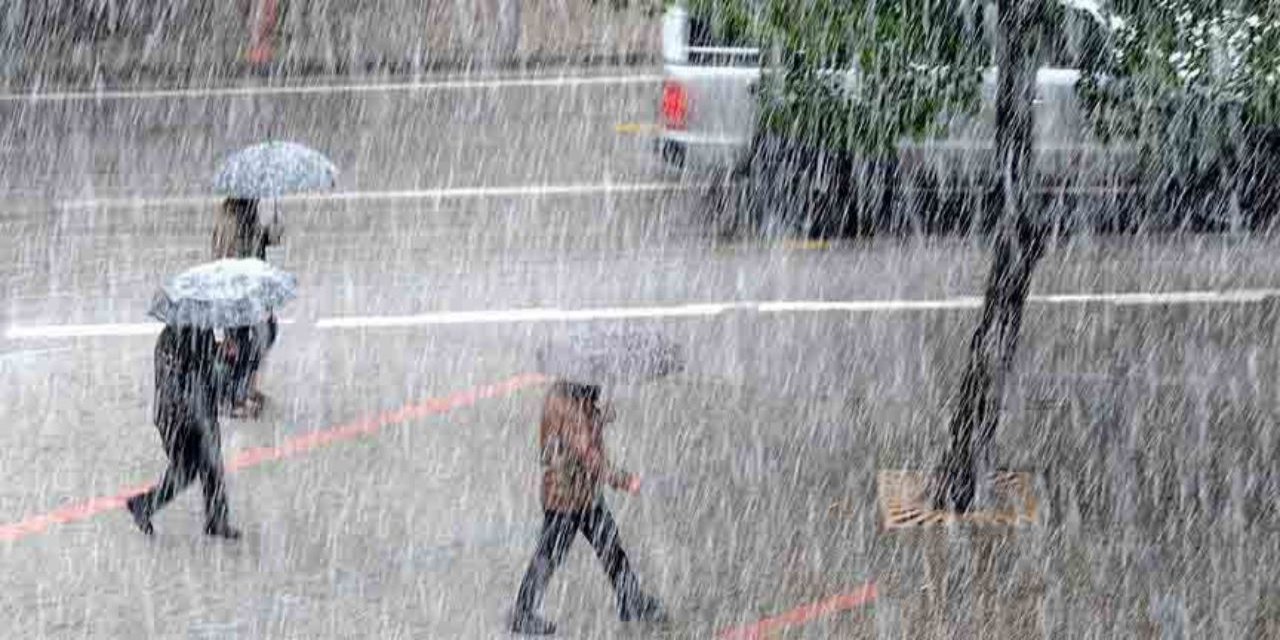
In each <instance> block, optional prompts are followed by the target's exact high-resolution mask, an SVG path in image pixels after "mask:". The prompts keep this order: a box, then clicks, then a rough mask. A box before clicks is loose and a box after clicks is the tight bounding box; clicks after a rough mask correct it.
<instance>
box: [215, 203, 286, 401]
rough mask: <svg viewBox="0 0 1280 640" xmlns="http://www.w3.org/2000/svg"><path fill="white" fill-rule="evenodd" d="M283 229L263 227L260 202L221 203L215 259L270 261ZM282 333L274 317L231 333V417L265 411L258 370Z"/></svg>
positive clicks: (216, 230)
mask: <svg viewBox="0 0 1280 640" xmlns="http://www.w3.org/2000/svg"><path fill="white" fill-rule="evenodd" d="M283 235H284V228H283V226H282V225H281V224H280V223H279V222H278V221H276V222H272V223H271V224H268V225H264V224H262V223H261V221H260V220H259V218H258V201H257V200H249V199H240V198H228V199H227V200H225V201H224V202H223V203H222V207H221V208H220V209H219V211H218V214H217V219H216V220H215V221H214V225H213V259H214V260H220V259H223V258H257V259H259V260H266V259H267V247H268V246H274V245H278V244H280V240H281V236H283ZM278 331H279V329H278V326H277V324H276V318H275V316H269V317H268V318H267V319H266V321H265V322H263V323H262V324H259V325H256V326H252V327H238V328H236V329H233V330H232V331H231V332H230V339H231V348H230V349H228V353H230V354H233V358H234V359H233V360H232V362H231V375H230V379H229V380H228V381H227V383H228V386H229V388H228V389H226V393H224V395H225V396H228V397H229V399H230V401H231V404H232V409H231V415H232V416H234V417H251V416H255V415H257V414H258V412H259V411H261V409H262V404H263V402H264V400H265V397H264V396H263V395H262V392H261V391H260V390H259V388H258V369H259V368H261V366H262V360H263V358H265V357H266V354H267V351H268V350H269V349H270V348H271V346H272V345H274V344H275V341H276V335H277V333H278Z"/></svg>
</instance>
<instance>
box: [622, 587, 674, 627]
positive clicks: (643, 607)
mask: <svg viewBox="0 0 1280 640" xmlns="http://www.w3.org/2000/svg"><path fill="white" fill-rule="evenodd" d="M618 618H619V619H621V620H622V621H623V622H657V623H666V622H668V621H670V620H671V617H670V616H668V615H667V610H666V609H665V608H663V606H662V603H661V602H659V601H658V599H657V598H655V597H653V596H650V595H645V594H641V595H639V596H636V597H635V598H634V599H632V600H631V601H630V602H628V603H626V604H624V605H623V606H622V607H621V608H620V610H619V612H618Z"/></svg>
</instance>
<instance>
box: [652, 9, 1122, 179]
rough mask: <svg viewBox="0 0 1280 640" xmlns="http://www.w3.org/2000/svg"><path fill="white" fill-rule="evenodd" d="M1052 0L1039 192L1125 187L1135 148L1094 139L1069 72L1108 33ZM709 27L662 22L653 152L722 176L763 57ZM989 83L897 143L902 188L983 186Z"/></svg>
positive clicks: (1083, 12) (743, 131)
mask: <svg viewBox="0 0 1280 640" xmlns="http://www.w3.org/2000/svg"><path fill="white" fill-rule="evenodd" d="M1059 1H1060V2H1061V3H1062V4H1063V5H1064V9H1065V12H1064V13H1065V15H1066V24H1064V25H1061V28H1060V29H1055V30H1054V32H1053V33H1052V34H1051V37H1050V41H1049V42H1048V43H1047V46H1046V47H1045V49H1046V53H1047V56H1046V66H1045V67H1044V68H1042V69H1041V70H1040V71H1039V74H1038V77H1037V96H1036V106H1035V109H1036V111H1035V135H1036V140H1035V149H1036V154H1037V168H1038V170H1039V173H1040V176H1041V178H1042V181H1043V182H1042V184H1043V188H1045V189H1052V190H1062V189H1070V190H1079V189H1084V190H1091V191H1093V190H1111V189H1114V188H1115V185H1118V184H1129V181H1128V178H1130V177H1132V176H1133V175H1135V174H1134V172H1135V171H1136V168H1137V164H1136V159H1137V158H1136V153H1135V150H1134V148H1133V147H1132V145H1127V144H1116V143H1111V144H1108V145H1102V144H1100V143H1098V142H1097V141H1096V140H1095V138H1094V136H1093V135H1092V133H1091V130H1090V126H1089V123H1088V122H1087V121H1086V120H1085V117H1084V114H1083V113H1082V111H1081V109H1080V103H1079V99H1078V97H1077V95H1076V88H1075V85H1076V82H1077V80H1078V79H1079V78H1080V73H1079V71H1078V70H1076V68H1074V66H1075V64H1076V61H1077V60H1079V58H1080V56H1081V55H1082V54H1083V43H1084V42H1085V41H1086V40H1085V38H1086V36H1087V35H1088V32H1089V30H1098V29H1106V28H1107V26H1106V21H1105V18H1104V16H1103V15H1102V14H1101V13H1100V12H1099V11H1098V10H1097V9H1096V8H1094V7H1092V6H1091V5H1090V4H1089V2H1088V0H1059ZM984 22H986V25H985V30H986V33H987V34H988V37H993V36H994V27H995V8H994V4H988V7H987V12H986V19H985V20H984ZM706 25H707V21H706V20H704V19H701V18H700V17H699V16H696V15H690V14H689V11H688V9H687V5H686V4H685V3H683V2H677V3H674V4H673V5H672V6H670V7H669V8H668V9H667V10H666V12H665V14H664V16H663V29H662V43H663V50H662V53H663V59H664V65H663V76H664V77H663V83H662V95H661V99H660V107H659V113H660V116H659V118H660V134H659V142H658V149H659V151H660V153H661V155H662V157H663V158H664V159H666V160H667V161H668V162H670V163H673V164H677V165H680V166H682V167H684V168H686V169H688V170H694V171H701V170H711V171H724V170H728V169H731V168H732V167H734V166H735V164H736V163H737V162H738V161H739V160H741V159H742V158H743V157H744V155H745V154H746V153H747V151H748V148H749V146H750V143H751V139H752V134H753V130H754V127H755V124H756V109H757V108H756V104H757V103H756V99H755V97H754V96H753V91H754V87H755V86H756V83H757V82H758V81H759V79H760V67H761V52H760V50H759V49H758V48H756V47H754V46H752V43H741V42H718V41H716V39H715V35H714V34H713V33H710V30H709V29H708V28H707V27H706ZM1094 35H1097V34H1096V33H1095V34H1094ZM992 48H993V49H994V47H992ZM995 79H996V75H995V69H994V68H991V69H988V70H987V72H986V74H985V75H984V82H983V87H982V102H981V106H980V108H979V109H978V111H977V113H976V114H974V115H972V116H964V117H955V118H951V119H950V123H949V126H948V129H947V132H946V134H945V135H943V136H940V137H937V138H933V139H924V140H919V141H917V140H903V141H902V142H901V143H899V145H898V158H897V163H898V170H899V175H900V176H903V177H904V178H905V177H909V176H914V177H915V179H916V180H917V181H927V182H928V184H927V185H923V184H915V185H911V184H903V185H901V186H902V187H904V188H911V187H912V186H914V187H917V188H929V189H944V190H949V191H966V190H974V189H986V188H989V185H990V184H991V180H992V178H993V176H992V175H991V173H992V166H993V165H992V159H993V157H994V147H995V126H994V123H995Z"/></svg>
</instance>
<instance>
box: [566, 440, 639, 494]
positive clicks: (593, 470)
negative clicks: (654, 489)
mask: <svg viewBox="0 0 1280 640" xmlns="http://www.w3.org/2000/svg"><path fill="white" fill-rule="evenodd" d="M568 445H569V449H570V450H571V451H573V453H574V455H575V456H576V457H577V458H578V459H579V460H581V461H582V463H583V466H585V467H586V468H587V471H588V473H590V474H591V475H593V476H595V477H597V478H600V480H601V481H602V482H604V483H605V484H608V485H609V486H611V487H613V488H615V489H618V490H620V491H633V487H634V486H635V485H636V483H637V482H638V480H639V479H638V478H637V477H636V476H634V475H633V474H631V473H629V472H627V471H626V470H625V469H622V468H621V467H618V466H617V465H615V464H613V462H612V461H611V460H609V457H608V456H607V455H606V454H605V451H604V444H603V442H601V438H600V436H599V434H598V433H595V434H593V433H591V432H590V431H588V430H586V429H575V430H574V433H573V435H572V436H571V437H570V438H569V439H568ZM633 492H634V491H633Z"/></svg>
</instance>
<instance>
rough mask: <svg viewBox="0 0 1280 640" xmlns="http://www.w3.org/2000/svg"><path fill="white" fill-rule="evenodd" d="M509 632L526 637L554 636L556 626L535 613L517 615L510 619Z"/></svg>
mask: <svg viewBox="0 0 1280 640" xmlns="http://www.w3.org/2000/svg"><path fill="white" fill-rule="evenodd" d="M511 631H512V632H513V633H518V634H521V635H526V636H550V635H555V632H556V625H554V624H552V623H551V622H549V621H547V620H544V619H543V618H542V616H539V615H538V614H536V613H517V614H515V616H513V617H512V619H511Z"/></svg>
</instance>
